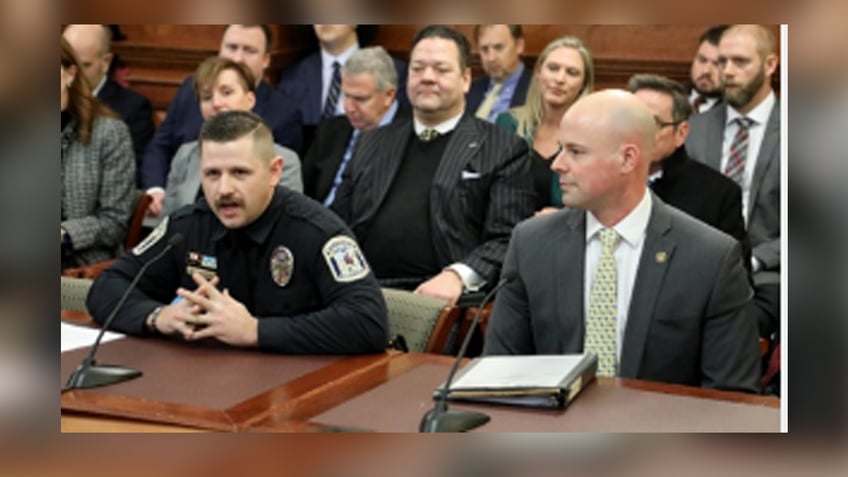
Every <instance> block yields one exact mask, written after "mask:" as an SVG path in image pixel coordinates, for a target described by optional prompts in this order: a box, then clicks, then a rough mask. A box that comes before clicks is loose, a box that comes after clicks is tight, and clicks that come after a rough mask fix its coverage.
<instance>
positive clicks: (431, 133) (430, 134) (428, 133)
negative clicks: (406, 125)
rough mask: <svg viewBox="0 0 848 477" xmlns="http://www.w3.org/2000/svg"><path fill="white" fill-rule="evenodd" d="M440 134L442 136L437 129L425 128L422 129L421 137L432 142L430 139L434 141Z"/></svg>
mask: <svg viewBox="0 0 848 477" xmlns="http://www.w3.org/2000/svg"><path fill="white" fill-rule="evenodd" d="M439 136H440V134H439V131H436V130H435V129H425V130H423V131H421V135H420V136H419V137H420V138H421V140H422V141H424V142H430V141H432V140H433V139H436V138H437V137H439Z"/></svg>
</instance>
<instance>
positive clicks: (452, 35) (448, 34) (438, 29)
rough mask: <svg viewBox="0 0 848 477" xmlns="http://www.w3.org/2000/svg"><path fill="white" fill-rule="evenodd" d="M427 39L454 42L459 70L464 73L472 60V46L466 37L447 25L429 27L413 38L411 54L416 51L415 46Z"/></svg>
mask: <svg viewBox="0 0 848 477" xmlns="http://www.w3.org/2000/svg"><path fill="white" fill-rule="evenodd" d="M425 38H444V39H445V40H450V41H452V42H454V44H456V49H457V51H458V52H459V69H460V70H463V71H464V70H465V68H467V67H468V63H469V61H470V59H471V45H470V44H469V43H468V38H465V35H463V34H462V33H460V32H458V31H456V30H454V29H453V28H451V27H448V26H445V25H427V26H425V27H424V28H422V29H420V30H418V32H417V33H415V36H414V37H412V48H410V52H411V51H412V50H414V49H415V45H417V44H418V42H420V41H421V40H424V39H425Z"/></svg>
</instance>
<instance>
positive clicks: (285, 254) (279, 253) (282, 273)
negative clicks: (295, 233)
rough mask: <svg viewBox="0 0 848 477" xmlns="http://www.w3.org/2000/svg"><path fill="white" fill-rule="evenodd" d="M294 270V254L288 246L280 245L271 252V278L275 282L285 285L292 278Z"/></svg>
mask: <svg viewBox="0 0 848 477" xmlns="http://www.w3.org/2000/svg"><path fill="white" fill-rule="evenodd" d="M293 270H294V256H293V255H292V253H291V250H289V249H288V247H284V246H282V245H280V246H278V247H277V248H275V249H274V251H273V252H271V278H272V279H273V280H274V283H276V284H277V285H279V286H281V287H284V286H286V285H288V284H289V280H291V276H292V271H293Z"/></svg>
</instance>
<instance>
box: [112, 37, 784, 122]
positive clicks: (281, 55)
mask: <svg viewBox="0 0 848 477" xmlns="http://www.w3.org/2000/svg"><path fill="white" fill-rule="evenodd" d="M421 26H422V25H380V26H379V27H367V35H366V36H367V39H371V38H373V42H372V43H373V44H379V45H382V46H384V47H385V48H386V49H387V50H388V51H389V52H390V53H392V54H393V55H395V56H397V57H398V58H401V59H404V60H406V59H408V57H409V46H410V43H411V40H412V36H413V35H414V34H415V32H416V31H417V30H418V28H420V27H421ZM453 26H455V27H457V29H459V30H460V31H462V32H463V33H464V34H465V35H466V36H467V37H468V38H469V40H470V41H471V44H472V48H473V49H474V52H475V53H476V41H475V39H474V38H473V35H474V27H473V25H453ZM706 28H708V25H694V26H693V25H688V26H667V25H645V26H609V25H589V26H585V25H527V26H525V27H524V35H525V42H526V47H525V54H524V60H525V64H526V65H527V66H528V67H531V68H532V66H533V64H534V63H535V61H536V58H537V57H538V55H539V53H540V52H541V51H542V50H543V49H544V47H545V45H547V43H548V42H550V41H551V40H553V39H555V38H558V37H560V36H563V35H574V36H577V37H579V38H581V39H583V41H584V42H585V43H586V44H587V45H588V46H589V48H590V50H591V51H592V55H593V58H594V62H595V78H596V80H595V86H596V89H602V88H609V87H623V86H624V85H625V84H626V82H627V79H628V78H629V77H630V76H631V75H632V74H635V73H656V74H661V75H665V76H668V77H671V78H673V79H676V80H678V81H681V82H686V81H687V80H688V78H689V66H690V63H691V61H692V57H693V55H694V52H695V49H696V47H697V42H698V37H699V36H700V35H701V33H702V32H703V31H704V30H705V29H706ZM121 29H122V31H123V32H124V33H125V34H126V36H127V39H126V40H125V41H122V42H118V43H115V45H114V50H115V52H116V53H117V54H118V55H119V56H120V57H121V58H122V59H123V60H124V61H125V62H126V63H127V65H128V66H129V76H128V79H129V81H130V85H131V87H132V88H133V89H135V90H137V91H139V92H140V93H142V94H144V95H145V96H147V97H148V98H150V100H151V101H152V102H153V106H154V108H155V109H156V110H158V111H160V112H161V111H164V110H165V109H167V107H168V103H169V102H170V101H171V98H172V97H173V95H174V93H175V92H176V88H177V87H178V86H179V84H180V82H182V80H183V79H185V78H186V77H187V76H189V75H191V74H192V73H193V72H194V69H195V68H196V67H197V65H198V64H199V63H200V62H201V61H203V59H204V58H206V57H207V56H211V55H215V54H217V51H218V47H219V45H220V39H221V33H222V31H223V29H224V26H223V25H121ZM272 30H273V32H274V41H273V44H272V49H271V52H272V60H271V67H270V68H269V71H268V74H267V76H268V79H269V80H270V81H271V82H272V83H274V84H276V80H277V78H278V77H279V73H280V71H281V70H282V69H283V68H285V67H287V66H288V65H290V64H292V63H293V62H295V61H296V60H297V59H298V58H300V57H302V56H304V55H305V54H307V53H309V52H310V51H311V50H312V49H314V48H315V45H316V43H315V41H314V38H313V37H312V35H311V28H310V27H308V26H302V25H272ZM774 30H775V32H776V33H777V32H778V28H777V27H774ZM366 41H367V40H366ZM471 66H472V69H473V72H474V75H475V77H476V76H477V75H480V74H482V69H481V68H480V62H479V57H477V56H476V54H475V55H474V58H473V61H472V64H471ZM775 76H776V77H777V78H779V74H778V75H775ZM775 85H776V87H777V86H778V85H777V82H776V83H775Z"/></svg>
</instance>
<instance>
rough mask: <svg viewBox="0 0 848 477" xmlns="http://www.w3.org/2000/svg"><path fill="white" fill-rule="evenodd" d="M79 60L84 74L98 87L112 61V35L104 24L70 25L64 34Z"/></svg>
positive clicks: (92, 84)
mask: <svg viewBox="0 0 848 477" xmlns="http://www.w3.org/2000/svg"><path fill="white" fill-rule="evenodd" d="M62 36H64V38H65V40H67V42H68V43H69V44H70V45H71V48H73V50H74V54H75V55H76V57H77V60H78V61H79V64H80V67H81V69H82V73H83V76H84V77H85V79H86V80H88V82H89V85H90V86H91V88H92V89H94V88H96V87H97V85H98V84H100V81H102V80H103V77H104V76H106V73H108V72H109V65H110V64H111V63H112V52H111V50H112V35H111V33H110V31H109V29H108V28H107V27H105V26H104V25H68V26H67V27H66V28H65V31H64V33H63V34H62Z"/></svg>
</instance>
